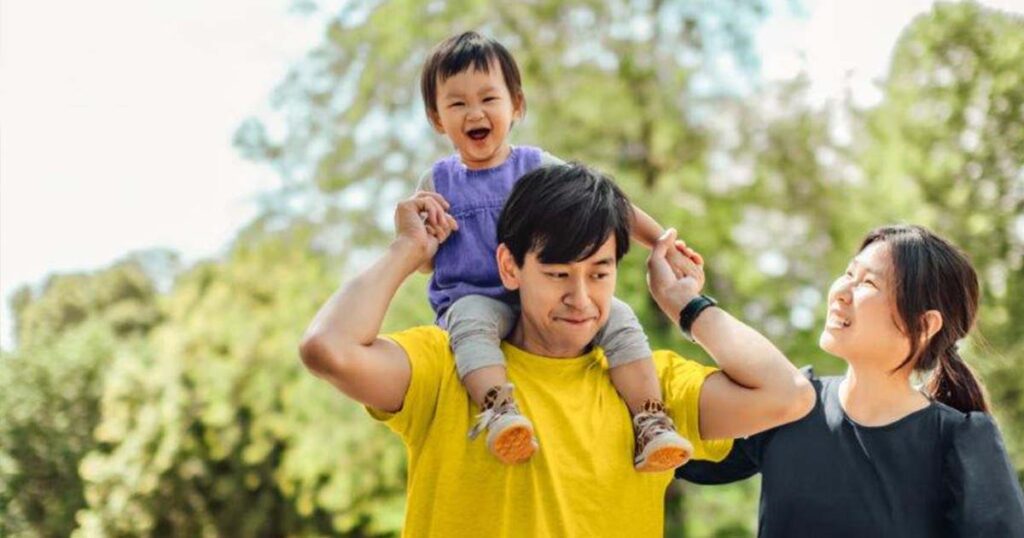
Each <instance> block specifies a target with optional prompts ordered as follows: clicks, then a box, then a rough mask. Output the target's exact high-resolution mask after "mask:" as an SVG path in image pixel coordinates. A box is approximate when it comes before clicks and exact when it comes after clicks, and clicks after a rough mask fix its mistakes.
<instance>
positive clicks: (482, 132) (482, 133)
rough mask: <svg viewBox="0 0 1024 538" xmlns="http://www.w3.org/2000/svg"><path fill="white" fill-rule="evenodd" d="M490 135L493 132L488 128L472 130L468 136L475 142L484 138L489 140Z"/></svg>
mask: <svg viewBox="0 0 1024 538" xmlns="http://www.w3.org/2000/svg"><path fill="white" fill-rule="evenodd" d="M490 133H491V130H490V129H486V128H479V129H470V130H469V131H468V132H467V133H466V136H468V137H470V138H472V139H473V140H483V139H484V138H487V135H488V134H490Z"/></svg>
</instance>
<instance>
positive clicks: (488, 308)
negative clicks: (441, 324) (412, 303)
mask: <svg viewBox="0 0 1024 538" xmlns="http://www.w3.org/2000/svg"><path fill="white" fill-rule="evenodd" d="M514 322H515V317H514V313H513V312H512V308H511V307H509V306H508V305H507V304H505V303H503V302H501V301H498V300H496V299H491V298H490V297H484V296H482V295H467V296H465V297H463V298H461V299H459V300H458V301H455V303H453V304H452V305H451V306H450V307H449V308H448V311H447V312H446V313H445V325H447V327H448V338H449V342H450V343H451V346H452V352H453V353H455V368H456V369H457V370H458V372H459V378H460V379H462V384H463V385H465V387H466V391H467V392H469V397H470V398H471V399H472V400H473V402H475V403H476V405H477V406H478V407H480V408H481V409H482V408H483V406H484V398H485V397H486V395H487V391H489V390H490V389H491V388H493V387H500V386H502V385H504V384H505V383H508V376H507V375H506V373H505V355H504V354H503V353H502V352H501V340H502V339H503V338H505V337H506V336H508V333H509V331H511V330H512V324H513V323H514Z"/></svg>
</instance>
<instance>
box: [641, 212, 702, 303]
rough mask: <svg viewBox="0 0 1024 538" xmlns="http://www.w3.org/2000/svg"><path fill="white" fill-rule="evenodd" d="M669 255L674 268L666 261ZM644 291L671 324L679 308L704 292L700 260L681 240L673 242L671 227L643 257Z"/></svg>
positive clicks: (674, 238)
mask: <svg viewBox="0 0 1024 538" xmlns="http://www.w3.org/2000/svg"><path fill="white" fill-rule="evenodd" d="M670 253H672V254H673V258H674V260H675V262H676V263H677V264H678V265H676V266H674V265H673V264H672V263H670V262H669V255H670ZM676 255H678V256H676ZM647 288H648V289H649V290H650V291H651V296H652V297H654V300H655V301H656V302H657V303H658V307H659V308H661V311H662V312H664V313H665V315H666V316H668V317H669V319H671V320H672V321H673V322H677V321H678V319H679V312H680V311H682V309H683V307H684V306H686V304H687V303H688V302H690V300H691V299H693V298H694V297H696V296H697V295H698V294H700V292H701V290H702V289H704V259H703V258H702V257H701V256H700V254H698V253H697V252H696V251H694V250H693V249H691V248H689V247H687V246H686V244H685V243H683V242H682V241H676V230H675V228H669V229H668V230H666V231H665V233H664V234H663V235H662V236H661V237H659V238H658V241H657V242H656V243H655V244H654V248H652V249H651V255H650V256H649V257H648V258H647Z"/></svg>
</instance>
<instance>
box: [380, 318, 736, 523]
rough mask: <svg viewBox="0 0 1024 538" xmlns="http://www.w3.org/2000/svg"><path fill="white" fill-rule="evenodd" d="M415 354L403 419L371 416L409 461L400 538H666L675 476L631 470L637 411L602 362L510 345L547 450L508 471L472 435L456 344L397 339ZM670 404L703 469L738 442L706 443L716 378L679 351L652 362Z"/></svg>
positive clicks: (411, 336) (511, 370)
mask: <svg viewBox="0 0 1024 538" xmlns="http://www.w3.org/2000/svg"><path fill="white" fill-rule="evenodd" d="M388 338H390V339H391V340H393V341H395V342H397V343H398V345H400V346H401V347H402V348H403V349H404V350H405V352H406V354H408V356H409V362H410V365H411V367H412V379H411V381H410V384H409V390H408V392H407V393H406V395H405V403H404V405H403V407H402V409H401V410H400V411H399V412H397V413H394V414H389V413H384V412H382V411H379V410H374V409H371V410H370V413H371V415H373V416H374V417H375V418H377V419H378V420H382V421H384V422H385V423H386V424H387V425H388V427H390V428H391V429H392V430H394V431H395V432H396V433H398V434H399V435H400V436H401V437H402V440H403V441H404V442H405V445H406V447H407V449H408V458H409V478H408V490H407V503H406V514H405V527H404V530H403V533H402V534H403V536H407V537H421V536H442V537H449V536H451V537H460V538H461V537H476V536H486V537H492V536H493V537H542V536H554V537H572V536H612V537H622V536H628V537H635V536H636V537H642V536H651V537H660V536H662V535H663V526H664V519H665V517H664V497H665V489H666V487H667V486H668V484H669V482H670V481H671V480H672V472H670V471H666V472H661V473H638V472H636V471H635V470H634V469H633V429H632V424H631V421H630V415H629V411H628V410H627V409H626V406H625V404H624V403H623V401H622V399H621V398H620V397H619V395H618V393H617V392H616V391H615V388H614V387H613V386H612V383H611V380H610V378H609V377H608V374H607V371H606V368H605V365H606V361H605V358H604V353H603V352H602V351H601V349H600V348H595V349H594V350H593V351H591V352H590V353H588V354H586V355H584V356H581V357H576V358H569V359H557V358H548V357H541V356H538V355H533V354H530V353H527V352H525V351H523V350H521V349H518V348H516V347H515V346H513V345H511V344H509V343H507V342H504V343H502V351H504V353H505V358H506V361H507V367H508V376H509V379H510V380H511V381H512V383H514V384H515V386H516V390H515V398H516V403H517V404H518V406H519V409H520V411H522V412H523V414H525V415H526V416H527V417H529V418H530V420H531V421H533V425H534V428H535V430H536V435H537V439H538V441H539V443H540V450H539V451H538V452H536V453H535V454H534V455H533V457H532V458H531V459H530V460H529V461H528V462H526V463H522V464H518V465H504V464H502V463H500V462H499V461H498V460H497V459H495V458H494V456H492V455H491V454H490V452H488V451H487V446H486V442H485V441H484V439H483V438H482V437H481V438H477V439H476V440H475V441H471V440H469V439H468V438H467V436H466V432H468V431H469V429H470V427H471V426H472V425H473V423H474V422H475V415H476V414H477V412H478V410H477V408H476V406H475V405H474V404H473V403H472V402H471V400H470V399H469V395H468V394H467V393H466V390H465V389H464V388H463V386H462V384H461V383H460V382H459V377H458V374H457V373H456V371H455V358H454V356H453V355H452V352H451V348H450V347H449V345H448V333H446V332H445V331H443V330H441V329H439V328H437V327H418V328H414V329H410V330H407V331H403V332H399V333H396V334H392V335H389V336H388ZM654 364H655V368H656V370H657V372H658V377H659V378H660V379H661V390H662V394H663V395H664V399H665V403H666V405H667V406H668V407H669V409H670V413H671V415H672V417H673V419H674V420H675V423H676V427H677V428H678V430H679V433H680V434H681V435H683V436H684V437H686V438H687V439H689V440H690V442H691V443H693V446H694V449H695V452H694V458H697V459H706V460H712V461H720V460H721V459H723V458H724V457H725V456H726V455H727V454H728V453H729V450H730V449H731V448H732V441H729V440H716V441H704V440H702V439H701V438H700V434H699V429H698V420H697V416H698V401H699V397H700V390H701V386H702V385H703V383H704V380H705V378H706V377H707V376H708V375H709V374H711V373H712V372H715V371H716V370H715V369H714V368H710V367H706V366H703V365H701V364H698V363H696V362H693V361H689V360H686V359H683V358H682V357H680V356H679V355H676V354H675V353H672V352H670V351H657V352H655V353H654Z"/></svg>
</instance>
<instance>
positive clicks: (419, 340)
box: [382, 325, 451, 359]
mask: <svg viewBox="0 0 1024 538" xmlns="http://www.w3.org/2000/svg"><path fill="white" fill-rule="evenodd" d="M382 336H383V337H384V338H387V339H388V340H391V341H393V342H395V343H396V344H398V345H399V346H401V347H402V349H404V350H405V352H406V354H407V355H409V358H410V359H416V358H420V357H433V356H439V357H444V356H447V355H449V354H451V347H450V346H449V345H448V331H445V330H444V329H442V328H440V327H438V326H436V325H421V326H419V327H412V328H410V329H404V330H401V331H398V332H393V333H387V334H384V335H382Z"/></svg>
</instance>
